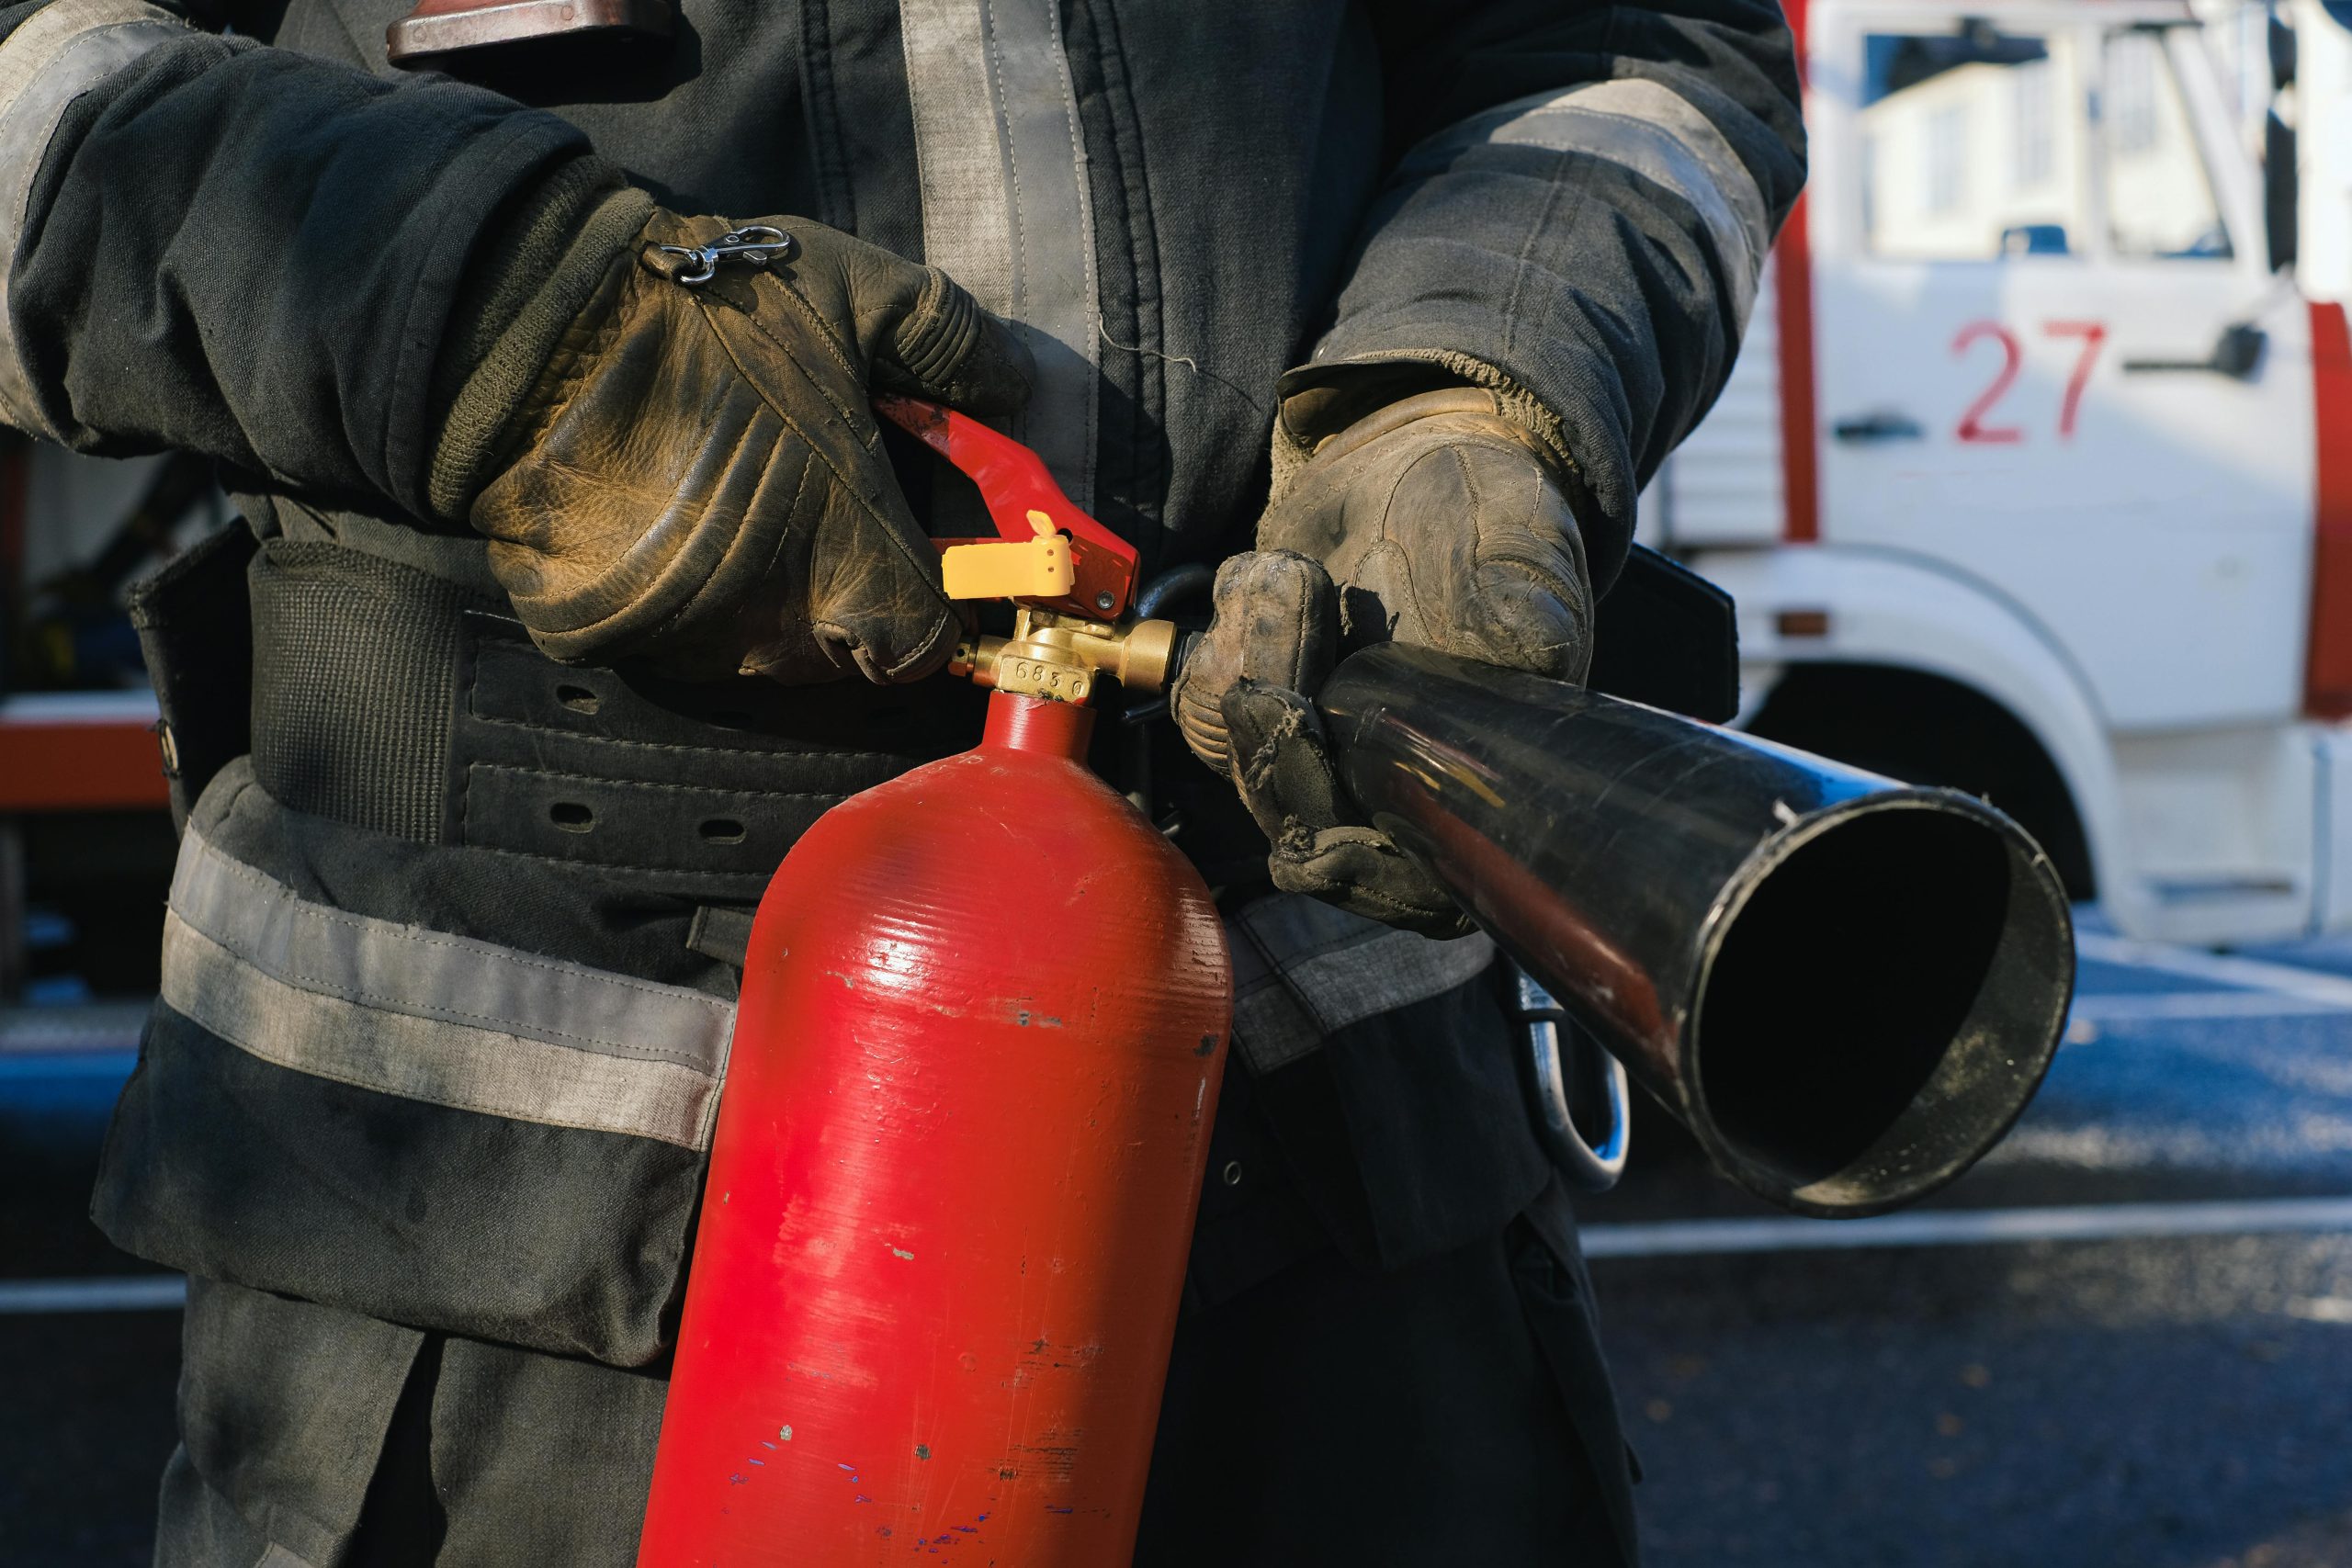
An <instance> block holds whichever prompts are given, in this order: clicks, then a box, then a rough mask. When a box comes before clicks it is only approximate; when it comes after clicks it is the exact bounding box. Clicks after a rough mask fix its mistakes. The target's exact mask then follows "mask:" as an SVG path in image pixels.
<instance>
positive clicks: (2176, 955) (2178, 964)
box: [2075, 931, 2352, 1010]
mask: <svg viewBox="0 0 2352 1568" xmlns="http://www.w3.org/2000/svg"><path fill="white" fill-rule="evenodd" d="M2075 952H2076V953H2080V954H2081V955H2082V956H2083V957H2085V958H2087V959H2090V960H2091V961H2093V962H2094V963H2098V964H2128V965H2130V966H2131V967H2133V968H2139V969H2161V970H2163V971H2164V972H2165V974H2168V975H2180V976H2187V977H2188V978H2190V979H2195V980H2205V981H2209V982H2211V983H2212V984H2215V985H2222V986H2238V987H2253V988H2254V989H2256V990H2262V991H2269V992H2272V993H2274V994H2276V995H2278V996H2283V997H2297V998H2301V999H2303V1000H2305V1001H2312V1002H2327V1003H2331V1004H2333V1005H2334V1006H2336V1007H2339V1008H2344V1009H2346V1010H2352V978H2346V976H2341V975H2327V974H2323V973H2321V972H2320V971H2318V970H2315V969H2298V968H2296V967H2295V966H2294V965H2292V964H2271V963H2267V962H2265V961H2264V960H2262V959H2259V958H2234V957H2232V956H2230V955H2229V954H2227V953H2206V952H2204V951H2202V950H2201V949H2199V948H2194V947H2176V946H2174V945H2173V944H2171V943H2170V942H2133V941H2131V939H2129V938H2128V937H2120V936H2102V935H2100V934H2099V933H2098V932H2097V931H2077V932H2075Z"/></svg>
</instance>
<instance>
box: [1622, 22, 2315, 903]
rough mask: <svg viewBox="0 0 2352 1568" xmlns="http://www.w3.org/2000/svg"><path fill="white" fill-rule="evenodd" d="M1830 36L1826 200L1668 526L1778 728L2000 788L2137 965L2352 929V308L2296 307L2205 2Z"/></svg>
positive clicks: (1690, 448)
mask: <svg viewBox="0 0 2352 1568" xmlns="http://www.w3.org/2000/svg"><path fill="white" fill-rule="evenodd" d="M1795 19H1796V20H1797V21H1798V23H1799V27H1800V37H1801V39H1803V42H1804V53H1805V63H1806V70H1807V90H1806V101H1805V111H1806V119H1807V122H1808V125H1809V127H1810V129H1811V132H1812V158H1813V163H1812V170H1813V173H1812V183H1811V185H1810V186H1809V188H1808V191H1807V194H1806V197H1805V201H1804V206H1803V207H1802V208H1801V209H1800V211H1799V213H1798V214H1797V216H1796V217H1795V218H1793V219H1792V220H1791V224H1790V227H1789V230H1788V231H1786V232H1784V234H1783V236H1782V240H1781V245H1780V248H1779V249H1778V251H1777V252H1776V254H1775V257H1774V262H1773V270H1774V276H1773V277H1772V278H1771V279H1770V281H1769V282H1768V285H1767V287H1766V288H1765V289H1764V290H1763V291H1762V295H1761V297H1760V299H1759V300H1758V310H1757V315H1756V319H1755V321H1754V322H1753V323H1752V325H1751V328H1750V331H1749V335H1748V339H1747V345H1746V348H1745V350H1744V352H1743V355H1742V357H1741V360H1740V363H1739V366H1738V367H1737V370H1736V373H1735V375H1734V377H1733V378H1732V383H1731V385H1730V387H1729V388H1728V389H1726V391H1725V392H1724V397H1723V399H1722V400H1721V402H1720V403H1719V405H1718V406H1717V407H1716V409H1715V410H1714V411H1713V412H1712V413H1711V414H1710V415H1709V416H1708V418H1707V419H1706V420H1705V421H1704V422H1703V423H1702V425H1701V427H1700V428H1699V430H1698V431H1697V432H1696V433H1695V434H1693V435H1692V437H1691V439H1690V441H1689V442H1687V443H1686V444H1685V446H1683V447H1682V448H1681V450H1680V451H1679V452H1678V453H1677V454H1676V455H1675V457H1673V458H1672V459H1670V460H1669V462H1668V465H1667V467H1666V468H1665V469H1664V470H1663V471H1662V472H1661V473H1660V475H1659V476H1658V477H1657V479H1656V480H1655V481H1654V483H1653V484H1652V486H1651V489H1650V491H1649V493H1648V495H1647V496H1646V497H1645V506H1644V523H1643V537H1644V538H1645V541H1646V542H1648V543H1651V544H1654V545H1657V546H1658V547H1662V548H1665V549H1668V551H1670V552H1671V553H1673V554H1675V555H1677V556H1679V557H1680V558H1683V559H1685V560H1687V561H1689V562H1690V563H1691V565H1692V566H1694V567H1695V568H1696V569H1697V570H1700V571H1702V573H1704V574H1705V575H1707V576H1709V577H1711V578H1713V579H1714V580H1715V581H1718V582H1720V583H1721V584H1723V585H1724V587H1725V588H1726V589H1728V590H1730V591H1731V592H1732V593H1734V594H1735V595H1736V598H1737V599H1738V602H1739V606H1740V635H1741V640H1742V659H1743V669H1742V679H1743V691H1744V694H1745V702H1744V709H1745V711H1746V713H1747V716H1748V719H1749V721H1750V722H1752V723H1754V724H1755V725H1756V727H1757V728H1759V729H1761V730H1763V731H1764V732H1766V733H1774V734H1781V735H1783V736H1784V738H1787V739H1794V740H1796V741H1797V742H1798V743H1799V744H1810V745H1814V746H1815V747H1816V749H1820V750H1830V751H1832V752H1833V753H1834V752H1837V751H1840V750H1842V751H1844V752H1846V753H1847V754H1849V755H1851V756H1854V757H1855V759H1856V760H1858V761H1870V762H1871V763H1874V764H1876V765H1880V766H1883V767H1885V768H1887V769H1888V770H1889V771H1894V772H1908V773H1914V774H1917V773H1928V774H1929V775H1931V776H1932V775H1942V776H1941V778H1940V780H1939V782H1948V783H1952V784H1959V785H1962V786H1963V787H1972V788H1982V789H1985V791H1986V792H1987V793H1989V794H1990V795H1992V796H1993V798H1994V799H1995V802H1996V804H2004V805H2010V806H2011V808H2012V809H2015V810H2017V811H2018V815H2019V816H2020V817H2021V818H2024V819H2025V820H2026V821H2027V825H2028V826H2029V827H2031V828H2033V829H2036V830H2037V831H2038V832H2040V833H2041V834H2042V835H2043V836H2044V838H2045V840H2050V841H2052V851H2053V853H2056V854H2058V856H2059V858H2060V860H2061V863H2062V865H2064V864H2066V863H2067V861H2068V860H2069V858H2070V855H2069V854H2068V853H2066V852H2062V850H2061V843H2060V841H2062V840H2063V841H2067V842H2070V843H2071V844H2072V845H2074V846H2075V848H2074V850H2073V852H2072V855H2071V858H2073V859H2074V860H2075V861H2076V862H2078V863H2076V864H2074V865H2071V866H2068V869H2069V871H2070V872H2071V873H2072V874H2073V877H2074V879H2075V880H2076V881H2077V882H2080V883H2086V884H2088V885H2090V886H2095V887H2096V889H2097V893H2098V897H2099V899H2100V901H2101V902H2102V903H2103V904H2104V905H2105V907H2106V908H2107V910H2108V912H2109V916H2110V918H2111V919H2113V920H2114V921H2115V923H2116V924H2117V926H2118V927H2120V929H2121V930H2122V931H2126V932H2127V933H2130V934H2132V935H2135V936H2142V937H2146V938H2151V939H2165V940H2173V941H2186V942H2212V943H2221V942H2245V941H2253V940H2259V939H2269V938H2279V937H2287V936H2293V935H2299V934H2303V933H2306V932H2310V931H2321V930H2328V929H2343V928H2346V927H2347V926H2352V736H2348V735H2347V733H2346V730H2345V729H2343V728H2340V727H2339V726H2338V724H2337V723H2336V722H2335V721H2336V720H2337V719H2339V718H2341V717H2343V716H2345V715H2346V713H2347V712H2352V538H2347V530H2352V472H2348V470H2352V363H2347V362H2346V361H2347V355H2346V348H2345V338H2344V316H2343V313H2342V311H2341V310H2340V309H2339V308H2337V307H2335V306H2331V305H2313V304H2310V303H2308V302H2307V301H2306V300H2305V299H2302V298H2301V296H2300V295H2298V294H2297V293H2296V292H2295V291H2294V289H2293V288H2292V287H2291V285H2290V283H2289V282H2288V281H2286V280H2285V279H2283V278H2280V277H2275V276H2273V275H2272V273H2271V271H2270V268H2269V265H2268V261H2267V254H2266V247H2265V243H2264V232H2265V231H2264V214H2263V210H2262V200H2263V195H2262V188H2261V178H2260V171H2259V168H2258V165H2257V164H2256V161H2255V159H2254V158H2253V156H2252V155H2251V154H2250V153H2249V152H2248V150H2247V148H2246V145H2245V138H2244V136H2243V134H2242V132H2241V130H2240V129H2239V127H2240V121H2239V119H2238V118H2237V115H2236V112H2235V107H2234V106H2233V104H2232V103H2230V102H2228V101H2226V98H2225V95H2224V94H2223V92H2222V88H2221V85H2220V84H2219V83H2218V82H2217V80H2216V77H2215V75H2214V73H2213V71H2212V69H2211V62H2210V61H2209V60H2208V59H2207V58H2206V56H2205V53H2204V51H2203V49H2202V47H2201V42H2200V39H2199V33H2198V29H2197V28H2196V27H2195V26H2194V23H2193V19H2192V17H2191V15H2190V12H2189V10H2188V6H2186V5H2185V4H2178V5H2174V4H2155V3H2143V0H2120V3H2106V0H2100V3H2097V4H2091V3H2084V0H2074V3H2067V0H1985V3H1976V4H1962V5H1950V4H1946V3H1943V0H1813V3H1812V4H1811V5H1810V6H1808V7H1804V8H1801V9H1800V10H1799V11H1798V13H1797V14H1796V17H1795ZM1955 688H1956V689H1957V690H1955ZM1971 694H1973V696H1972V695H1971ZM1976 699H1982V701H1983V702H1989V703H1990V704H1991V705H1995V706H1996V707H1997V708H1998V709H1999V710H2000V712H2001V713H2002V714H2005V715H2006V716H2007V718H2008V719H2011V720H2014V721H2015V723H2014V725H2013V726H2009V727H2007V728H2006V729H2004V728H2001V727H2000V726H1998V725H1996V724H1995V723H1994V722H1993V721H1992V720H1990V719H1987V718H1985V716H1984V715H1983V714H1982V713H1981V712H1980V711H1979V710H1980V709H1981V707H1982V703H1981V702H1978V701H1977V700H1976ZM1800 707H1801V708H1802V709H1803V710H1804V714H1805V715H1806V716H1805V717H1804V721H1803V726H1802V728H1800V729H1799V730H1798V731H1797V732H1795V733H1791V732H1789V730H1788V728H1787V725H1788V724H1789V723H1790V722H1792V720H1791V719H1790V718H1789V717H1788V715H1789V714H1790V713H1793V712H1794V711H1795V710H1796V709H1798V708H1800ZM1939 712H1941V713H1943V714H1944V715H1945V717H1943V718H1940V719H1939ZM1963 723H1965V724H1966V725H1968V726H1973V728H1972V729H1970V730H1969V731H1968V733H1970V734H1975V733H1977V732H1979V731H1982V732H1983V733H1985V734H1986V735H1989V736H1993V737H1994V739H1988V740H1986V741H1985V742H1984V744H1983V745H1982V746H1981V747H1979V750H1982V751H1983V752H1984V753H1985V754H1984V755H1983V756H1981V757H1977V756H1975V754H1974V753H1973V752H1972V751H1971V750H1969V747H1970V745H1971V744H1973V742H1966V741H1963V740H1962V739H1960V738H1959V736H1960V731H1959V730H1956V729H1953V728H1951V727H1952V726H1955V725H1962V724H1963ZM1939 724H1941V725H1943V726H1944V729H1943V731H1942V732H1941V733H1939V729H1938V726H1939ZM2003 737H2006V739H2003ZM2009 750H2015V751H2017V752H2018V755H2014V756H2013V755H2008V754H2007V752H2008V751H2009ZM1996 751H1997V752H2001V753H2002V754H2001V755H1997V756H1996V755H1993V754H1992V753H1994V752H1996ZM2027 751H2036V752H2038V757H2034V756H2027V755H2024V753H2025V752H2027ZM1979 764H1981V766H1980V765H1979ZM2037 769H2038V770H2040V772H2039V773H2035V774H2034V776H2036V777H2041V776H2045V775H2054V778H2053V779H2052V787H2051V788H2050V789H2048V790H2047V791H2045V792H2042V793H2043V795H2046V798H2042V797H2040V796H2034V795H2033V792H2031V791H2028V792H2026V793H2027V795H2028V796H2029V798H2023V799H2021V800H2019V801H2018V802H2014V803H2013V802H2011V801H2007V800H2005V799H2004V796H2003V789H2002V787H2001V786H2000V785H1999V784H1995V783H1993V782H1992V781H1993V779H1995V778H1996V777H1998V778H2001V779H2007V780H2010V781H2012V782H2013V781H2014V780H2016V779H2017V778H2019V777H2024V776H2026V774H2027V773H2033V771H2034V770H2037ZM2058 785H2063V791H2062V790H2060V789H2059V788H2058V787H2056V786H2058Z"/></svg>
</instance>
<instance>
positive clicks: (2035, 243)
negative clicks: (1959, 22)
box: [1860, 23, 2083, 261]
mask: <svg viewBox="0 0 2352 1568" xmlns="http://www.w3.org/2000/svg"><path fill="white" fill-rule="evenodd" d="M2074 53H2075V51H2074V49H2073V47H2072V44H2071V41H2070V40H2069V39H2067V38H2066V37H2064V36H2059V37H2053V38H2043V37H2038V36H2030V35H2025V34H2012V33H1999V32H1996V31H1994V30H1992V29H1991V28H1988V27H1985V25H1983V24H1981V23H1976V24H1971V25H1969V26H1967V27H1965V28H1962V29H1961V30H1959V31H1957V32H1951V33H1940V34H1920V33H1872V34H1870V35H1869V36H1868V37H1866V38H1865V39H1863V92H1862V105H1861V117H1860V118H1861V166H1862V178H1861V182H1860V185H1861V201H1862V231H1863V233H1864V234H1865V236H1866V237H1867V241H1868V243H1869V247H1870V251H1871V254H1873V255H1878V256H1883V257H1887V258H1889V259H1892V260H1901V261H1999V260H2004V259H2007V258H2010V257H2017V256H2064V255H2071V254H2075V251H2076V249H2077V248H2078V247H2079V245H2080V243H2081V235H2082V232H2083V218H2082V212H2083V200H2082V182H2081V178H2080V175H2079V171H2080V169H2081V167H2082V164H2083V160H2082V157H2081V150H2080V142H2079V129H2078V128H2079V127H2080V125H2081V123H2082V119H2083V117H2082V115H2081V114H2080V112H2079V111H2078V109H2077V107H2076V106H2077V105H2078V104H2079V103H2080V101H2081V89H2080V86H2079V85H2078V84H2079V82H2080V79H2081V78H2080V73H2079V72H2078V71H2076V70H2075V64H2074V60H2073V55H2074Z"/></svg>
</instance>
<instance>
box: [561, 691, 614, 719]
mask: <svg viewBox="0 0 2352 1568" xmlns="http://www.w3.org/2000/svg"><path fill="white" fill-rule="evenodd" d="M555 700H556V701H557V702H560V703H561V704H562V705H564V706H565V707H568V708H570V709H571V711H572V712H574V713H594V712H595V711H596V710H597V709H598V708H600V707H602V706H604V705H605V699H604V698H602V697H600V696H598V695H597V694H595V693H594V692H592V691H590V690H589V689H588V688H587V687H585V686H558V687H557V688H556V689H555Z"/></svg>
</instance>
